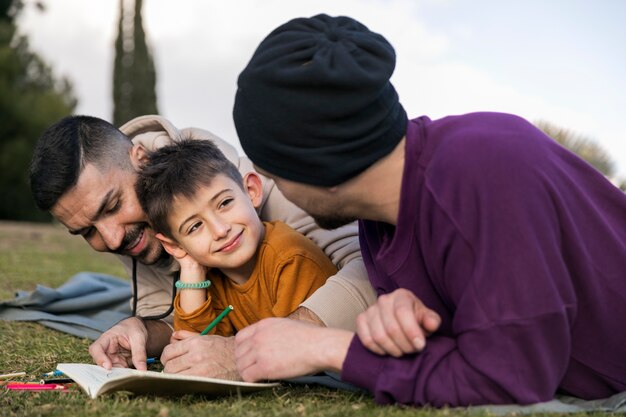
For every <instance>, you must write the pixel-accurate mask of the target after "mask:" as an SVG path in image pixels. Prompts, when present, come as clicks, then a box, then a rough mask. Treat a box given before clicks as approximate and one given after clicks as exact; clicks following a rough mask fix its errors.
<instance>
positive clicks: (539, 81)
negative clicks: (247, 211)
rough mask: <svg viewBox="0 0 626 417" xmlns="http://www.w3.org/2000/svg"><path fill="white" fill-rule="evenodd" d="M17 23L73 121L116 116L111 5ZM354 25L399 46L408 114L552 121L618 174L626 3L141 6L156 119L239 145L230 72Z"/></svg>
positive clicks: (29, 12)
mask: <svg viewBox="0 0 626 417" xmlns="http://www.w3.org/2000/svg"><path fill="white" fill-rule="evenodd" d="M26 3H27V6H26V8H25V10H24V12H23V13H22V15H21V17H20V20H19V21H18V25H19V28H20V32H21V33H22V34H26V35H28V37H29V40H30V44H31V47H32V48H33V50H35V51H36V52H38V53H39V54H40V55H41V56H42V57H44V59H45V60H46V61H47V62H48V63H49V64H50V65H51V66H52V68H53V71H54V73H55V74H56V75H57V76H65V77H67V78H69V79H70V80H71V81H72V83H73V85H74V91H75V94H76V96H77V97H78V99H79V104H78V107H77V109H76V113H77V114H87V115H91V116H97V117H101V118H103V119H106V120H111V119H112V87H111V85H112V71H113V57H114V42H115V37H116V35H117V34H116V30H117V19H118V13H119V11H118V8H119V2H118V1H114V0H87V1H86V0H47V1H44V4H45V5H46V11H45V12H44V13H40V12H38V11H37V9H36V7H34V4H33V1H32V0H30V1H29V0H26ZM318 13H326V14H329V15H346V16H350V17H353V18H355V19H357V20H359V21H361V22H362V23H363V24H365V25H366V26H368V27H369V28H370V29H371V30H373V31H376V32H378V33H380V34H382V35H383V36H385V38H387V40H388V41H389V42H390V43H391V44H392V45H393V46H394V48H395V50H396V55H397V62H396V70H395V73H394V75H393V76H392V79H391V81H392V83H393V84H394V86H395V87H396V90H397V91H398V93H399V95H400V101H401V102H402V104H403V105H404V107H405V109H406V110H407V113H408V115H409V117H411V118H413V117H418V116H422V115H427V116H429V117H430V118H431V119H437V118H440V117H444V116H447V115H452V114H463V113H469V112H473V111H499V112H507V113H514V114H517V115H519V116H522V117H524V118H526V119H528V120H529V121H531V122H537V121H539V120H547V121H549V122H551V123H553V124H556V125H558V126H560V127H563V128H567V129H569V130H571V131H572V132H574V133H576V134H579V135H582V136H585V137H588V138H591V139H593V140H595V141H596V142H597V143H598V144H599V145H601V146H602V147H603V148H604V149H605V150H606V151H607V152H608V153H609V154H610V156H611V157H612V159H613V161H614V162H615V164H616V167H617V169H618V175H617V176H618V178H620V179H622V180H623V179H626V76H624V74H625V73H626V25H625V24H624V23H623V22H624V21H626V1H621V0H598V1H594V2H591V1H587V0H551V1H544V0H525V1H515V0H489V1H488V0H472V1H468V0H332V1H330V0H297V1H278V0H258V1H252V0H231V1H219V2H214V1H206V0H177V1H171V0H144V6H143V21H144V29H145V31H146V35H147V38H148V42H149V45H150V48H151V50H152V53H153V56H154V60H155V65H156V69H157V97H158V106H159V112H160V113H161V115H163V116H165V117H167V118H168V119H170V120H171V121H172V122H173V123H174V124H175V125H176V126H178V127H179V128H183V127H189V126H195V127H200V128H203V129H206V130H210V131H212V132H213V133H215V134H217V135H219V136H221V137H222V138H224V139H225V140H227V141H229V142H230V143H232V144H233V145H235V146H236V147H237V148H238V149H239V150H240V151H241V147H240V146H239V143H238V139H237V135H236V132H235V127H234V124H233V121H232V107H233V102H234V96H235V91H236V81H237V76H238V74H239V73H240V72H241V70H242V69H243V68H244V67H245V65H246V64H247V62H248V61H249V59H250V57H251V56H252V54H253V52H254V50H255V49H256V47H257V46H258V44H259V43H260V42H261V40H263V38H264V37H265V36H267V34H269V32H271V31H272V30H273V29H274V28H275V27H277V26H279V25H281V24H282V23H284V22H286V21H288V20H290V19H292V18H295V17H303V16H306V17H308V16H313V15H315V14H318Z"/></svg>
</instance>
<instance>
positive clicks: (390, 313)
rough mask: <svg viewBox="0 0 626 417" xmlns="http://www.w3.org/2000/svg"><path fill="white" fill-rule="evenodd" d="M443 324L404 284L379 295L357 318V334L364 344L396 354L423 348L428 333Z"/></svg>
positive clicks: (370, 348) (374, 350)
mask: <svg viewBox="0 0 626 417" xmlns="http://www.w3.org/2000/svg"><path fill="white" fill-rule="evenodd" d="M440 324H441V318H440V317H439V315H438V314H437V313H436V312H434V311H433V310H430V309H429V308H427V307H426V306H424V304H423V303H422V302H421V301H420V299H419V298H417V297H416V296H415V294H413V293H412V292H411V291H408V290H406V289H403V288H400V289H397V290H395V291H394V292H391V293H389V294H384V295H381V296H380V297H378V300H377V301H376V304H374V305H372V306H370V307H369V308H368V309H367V310H366V311H365V312H363V313H361V314H359V316H358V317H357V320H356V328H357V335H358V336H359V339H360V340H361V343H363V345H364V346H365V347H367V348H368V349H369V350H371V351H372V352H375V353H378V354H379V355H385V354H388V355H391V356H395V357H399V356H402V355H405V354H408V353H414V352H419V351H421V350H422V349H424V346H425V345H426V337H428V336H429V335H430V334H431V333H432V332H434V331H436V330H437V329H438V328H439V325H440Z"/></svg>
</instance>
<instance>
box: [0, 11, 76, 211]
mask: <svg viewBox="0 0 626 417" xmlns="http://www.w3.org/2000/svg"><path fill="white" fill-rule="evenodd" d="M37 7H38V8H39V9H40V10H42V11H43V9H44V6H43V5H42V4H40V3H37ZM22 8H23V4H22V2H21V1H14V0H13V1H12V0H0V172H1V173H2V175H1V176H0V219H15V220H46V219H49V218H50V216H49V215H48V214H47V213H41V212H40V211H39V210H37V208H36V207H35V204H34V202H33V200H32V198H31V195H30V190H29V187H28V173H27V171H28V169H27V167H28V163H29V162H30V156H31V152H32V149H33V145H34V143H35V141H36V140H37V137H38V136H39V134H40V133H41V132H42V131H43V130H44V129H45V128H46V127H48V126H49V125H50V124H52V123H54V122H55V121H56V120H58V119H60V118H61V117H63V116H66V115H68V114H71V113H72V111H73V110H74V108H75V107H76V104H77V102H76V98H75V96H74V94H73V92H72V85H71V83H70V81H69V80H67V79H65V78H57V77H55V76H54V74H53V71H52V69H51V68H50V66H49V65H47V64H46V63H45V62H44V61H43V60H42V59H41V57H39V56H38V55H37V54H35V53H33V52H32V51H31V50H30V49H29V46H28V39H27V38H26V37H25V36H21V35H19V34H18V33H17V31H16V26H15V19H16V17H17V15H18V14H19V13H20V11H21V10H22Z"/></svg>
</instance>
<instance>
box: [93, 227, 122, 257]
mask: <svg viewBox="0 0 626 417" xmlns="http://www.w3.org/2000/svg"><path fill="white" fill-rule="evenodd" d="M96 228H97V229H98V232H99V233H100V236H102V240H103V241H104V244H105V245H106V247H107V248H108V249H109V251H111V252H114V251H116V250H118V249H120V246H121V245H122V242H123V241H124V228H123V227H121V226H117V225H115V224H113V223H111V222H100V223H99V224H97V225H96Z"/></svg>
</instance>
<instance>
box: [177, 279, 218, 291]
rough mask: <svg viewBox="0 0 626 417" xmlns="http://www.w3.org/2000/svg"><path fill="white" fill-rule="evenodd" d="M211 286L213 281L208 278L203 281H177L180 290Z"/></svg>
mask: <svg viewBox="0 0 626 417" xmlns="http://www.w3.org/2000/svg"><path fill="white" fill-rule="evenodd" d="M210 286H211V281H209V280H208V279H207V280H206V281H202V282H182V281H180V280H178V281H176V288H178V289H179V290H187V289H194V290H195V289H199V288H209V287H210Z"/></svg>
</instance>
